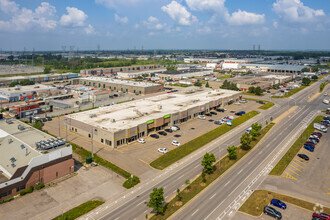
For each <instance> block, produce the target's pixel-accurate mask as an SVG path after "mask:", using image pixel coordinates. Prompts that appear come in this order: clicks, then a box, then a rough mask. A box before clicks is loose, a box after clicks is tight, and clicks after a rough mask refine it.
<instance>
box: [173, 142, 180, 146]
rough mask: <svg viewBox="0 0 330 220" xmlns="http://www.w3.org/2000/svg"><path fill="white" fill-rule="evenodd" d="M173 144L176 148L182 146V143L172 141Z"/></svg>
mask: <svg viewBox="0 0 330 220" xmlns="http://www.w3.org/2000/svg"><path fill="white" fill-rule="evenodd" d="M172 144H173V145H174V146H178V147H179V146H180V145H181V144H180V142H178V141H172Z"/></svg>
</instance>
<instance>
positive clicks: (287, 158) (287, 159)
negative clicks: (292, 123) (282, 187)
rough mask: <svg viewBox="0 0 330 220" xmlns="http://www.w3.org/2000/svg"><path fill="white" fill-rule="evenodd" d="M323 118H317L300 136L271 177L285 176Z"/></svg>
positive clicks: (274, 169)
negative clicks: (284, 173)
mask: <svg viewBox="0 0 330 220" xmlns="http://www.w3.org/2000/svg"><path fill="white" fill-rule="evenodd" d="M322 119H323V116H320V115H319V116H317V117H316V118H315V119H314V120H313V121H312V122H311V123H310V124H309V125H308V127H307V128H306V129H305V131H304V132H303V133H302V134H301V135H300V137H299V138H298V139H297V140H296V142H294V144H293V145H292V146H291V147H290V149H289V150H288V151H287V152H286V153H285V154H284V156H283V157H282V159H281V160H280V161H279V162H278V163H277V164H276V166H275V167H274V168H273V170H272V171H271V172H270V173H269V174H270V175H275V176H280V175H282V174H283V172H284V170H285V169H286V167H287V166H288V165H289V164H290V163H291V161H292V159H293V158H294V157H295V156H296V154H297V153H298V152H299V150H300V149H301V148H302V146H303V145H304V143H305V142H306V141H307V140H308V138H309V136H310V135H311V134H312V133H313V132H314V130H315V129H314V123H315V122H321V121H322Z"/></svg>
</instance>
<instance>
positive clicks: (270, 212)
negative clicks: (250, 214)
mask: <svg viewBox="0 0 330 220" xmlns="http://www.w3.org/2000/svg"><path fill="white" fill-rule="evenodd" d="M264 213H265V214H266V215H269V216H272V217H274V218H276V219H282V214H281V213H280V212H279V211H277V210H276V209H274V208H273V207H270V206H265V208H264Z"/></svg>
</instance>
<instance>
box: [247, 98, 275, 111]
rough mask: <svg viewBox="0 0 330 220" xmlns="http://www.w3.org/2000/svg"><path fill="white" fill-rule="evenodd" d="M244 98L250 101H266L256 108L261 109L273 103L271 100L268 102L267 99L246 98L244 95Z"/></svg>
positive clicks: (271, 105)
mask: <svg viewBox="0 0 330 220" xmlns="http://www.w3.org/2000/svg"><path fill="white" fill-rule="evenodd" d="M244 99H246V100H251V101H262V102H264V103H266V104H264V105H262V106H260V107H259V108H258V109H263V110H267V109H269V108H271V107H273V106H274V105H275V104H274V103H273V102H269V101H266V100H261V99H251V98H246V97H244Z"/></svg>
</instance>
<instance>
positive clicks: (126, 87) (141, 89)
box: [77, 77, 164, 95]
mask: <svg viewBox="0 0 330 220" xmlns="http://www.w3.org/2000/svg"><path fill="white" fill-rule="evenodd" d="M77 80H78V81H79V84H80V85H84V86H93V87H95V88H100V89H108V90H110V91H114V92H123V93H134V94H142V95H145V94H151V93H155V92H161V91H163V89H164V86H163V85H162V84H156V83H146V82H137V81H129V80H119V79H112V78H105V77H86V78H79V79H77Z"/></svg>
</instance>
